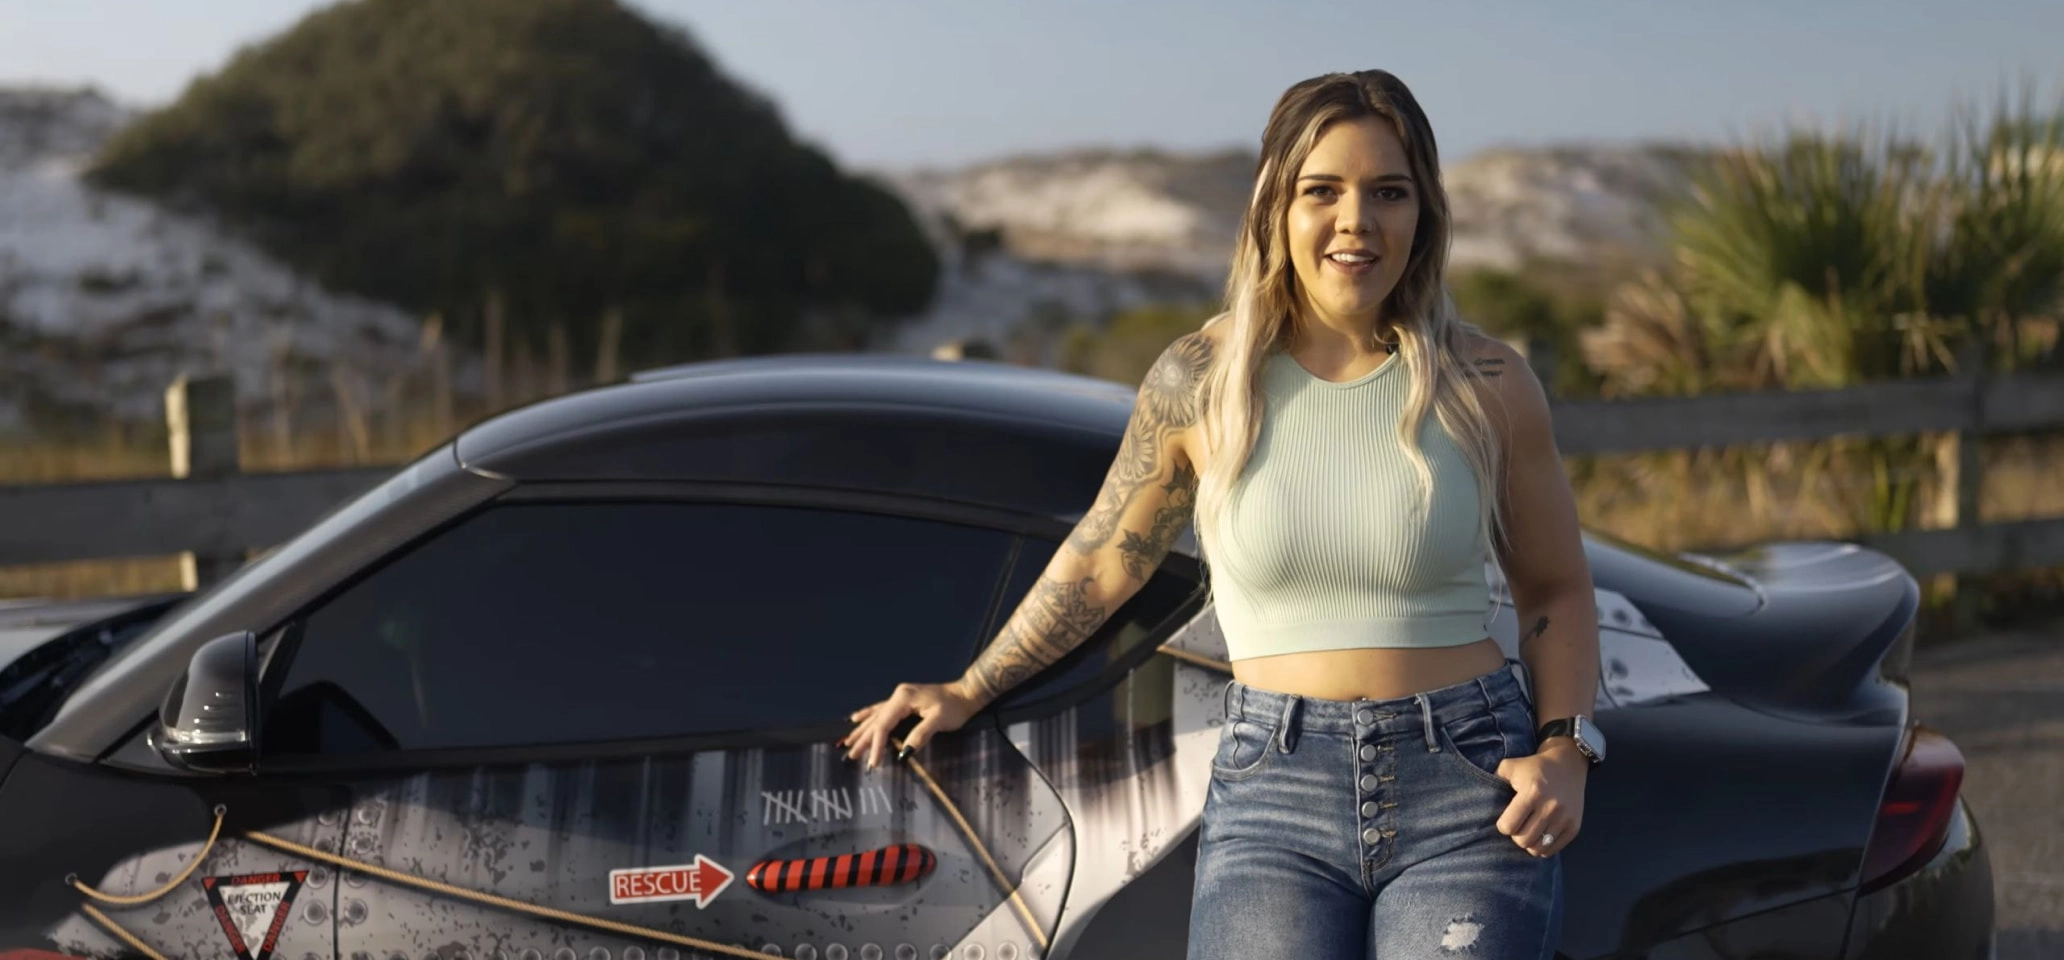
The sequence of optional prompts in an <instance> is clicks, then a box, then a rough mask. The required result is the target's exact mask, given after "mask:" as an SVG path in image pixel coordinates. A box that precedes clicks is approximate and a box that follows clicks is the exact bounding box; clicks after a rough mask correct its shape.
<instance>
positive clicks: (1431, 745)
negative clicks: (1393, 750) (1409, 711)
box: [1412, 693, 1440, 753]
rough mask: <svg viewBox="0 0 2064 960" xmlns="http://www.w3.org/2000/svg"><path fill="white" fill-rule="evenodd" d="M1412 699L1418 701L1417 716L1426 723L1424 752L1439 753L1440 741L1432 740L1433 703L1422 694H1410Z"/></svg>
mask: <svg viewBox="0 0 2064 960" xmlns="http://www.w3.org/2000/svg"><path fill="white" fill-rule="evenodd" d="M1412 699H1414V700H1417V701H1419V716H1420V717H1421V718H1422V719H1424V720H1425V721H1426V752H1427V753H1439V752H1440V741H1438V740H1435V739H1434V738H1433V701H1432V700H1430V699H1428V698H1427V696H1426V694H1423V693H1415V694H1412Z"/></svg>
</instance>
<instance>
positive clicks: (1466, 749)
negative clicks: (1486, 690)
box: [1437, 711, 1518, 790]
mask: <svg viewBox="0 0 2064 960" xmlns="http://www.w3.org/2000/svg"><path fill="white" fill-rule="evenodd" d="M1437 729H1438V731H1439V733H1440V742H1441V752H1442V753H1445V754H1447V755H1448V756H1449V757H1451V758H1452V760H1451V761H1450V762H1451V763H1452V764H1454V765H1455V766H1456V767H1458V768H1459V769H1461V770H1462V771H1463V772H1464V773H1467V774H1468V775H1469V776H1471V777H1474V778H1476V779H1477V780H1481V781H1483V782H1485V783H1489V784H1493V785H1495V786H1497V787H1500V788H1502V789H1505V790H1511V789H1512V784H1510V783H1507V782H1506V781H1505V778H1504V777H1501V776H1498V764H1499V763H1500V762H1502V761H1504V760H1507V759H1509V758H1511V757H1513V756H1516V755H1518V754H1515V753H1514V752H1513V751H1514V747H1513V745H1512V743H1511V739H1510V736H1509V731H1507V730H1506V729H1505V724H1504V723H1502V722H1501V720H1500V718H1499V717H1498V716H1496V715H1495V714H1493V713H1491V712H1489V711H1485V712H1483V713H1474V714H1470V715H1469V716H1467V717H1464V718H1462V719H1460V720H1452V721H1449V722H1448V723H1444V724H1441V725H1440V726H1439V727H1438V728H1437Z"/></svg>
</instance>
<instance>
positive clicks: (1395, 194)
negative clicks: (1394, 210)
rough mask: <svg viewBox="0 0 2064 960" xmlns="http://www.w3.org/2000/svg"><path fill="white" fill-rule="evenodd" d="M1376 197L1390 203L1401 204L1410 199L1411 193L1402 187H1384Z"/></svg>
mask: <svg viewBox="0 0 2064 960" xmlns="http://www.w3.org/2000/svg"><path fill="white" fill-rule="evenodd" d="M1377 196H1380V197H1382V198H1383V199H1385V200H1388V201H1390V202H1392V203H1403V202H1404V201H1406V200H1410V199H1412V191H1410V190H1407V189H1405V188H1403V187H1384V188H1383V190H1382V191H1381V192H1380V193H1378V194H1377Z"/></svg>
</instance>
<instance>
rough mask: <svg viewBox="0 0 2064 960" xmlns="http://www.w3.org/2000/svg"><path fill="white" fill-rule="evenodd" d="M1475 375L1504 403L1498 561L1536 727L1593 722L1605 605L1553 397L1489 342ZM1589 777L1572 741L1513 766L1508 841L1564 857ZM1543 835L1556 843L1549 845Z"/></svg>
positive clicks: (1502, 821)
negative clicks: (1570, 720) (1558, 441)
mask: <svg viewBox="0 0 2064 960" xmlns="http://www.w3.org/2000/svg"><path fill="white" fill-rule="evenodd" d="M1475 366H1476V372H1477V375H1478V377H1479V379H1480V382H1482V383H1483V385H1484V386H1487V387H1491V388H1492V389H1491V390H1489V391H1487V392H1489V393H1494V394H1496V396H1497V398H1498V399H1497V401H1495V402H1493V404H1491V405H1490V408H1491V414H1492V420H1493V422H1494V424H1496V425H1497V426H1498V428H1499V433H1500V439H1501V441H1502V443H1503V450H1504V454H1505V482H1504V486H1503V489H1502V490H1501V491H1500V495H1501V496H1502V497H1503V498H1504V505H1503V506H1504V514H1505V524H1506V526H1505V530H1506V537H1505V541H1504V543H1503V544H1501V548H1502V549H1501V550H1500V553H1499V560H1500V562H1501V563H1502V565H1503V566H1504V568H1505V578H1506V583H1507V585H1508V587H1509V589H1510V590H1511V591H1512V603H1513V607H1514V609H1515V610H1516V611H1517V612H1518V614H1519V655H1520V659H1522V660H1524V661H1526V665H1527V673H1528V676H1530V677H1531V678H1532V680H1533V688H1534V712H1535V720H1536V722H1537V723H1545V722H1547V721H1549V720H1555V719H1560V718H1564V717H1575V716H1579V715H1582V716H1584V717H1590V716H1591V714H1592V709H1593V705H1594V704H1595V703H1596V700H1597V696H1598V606H1597V601H1596V595H1595V594H1594V593H1593V592H1592V585H1591V567H1590V564H1589V563H1588V562H1587V561H1586V560H1585V558H1584V543H1583V534H1582V531H1581V530H1580V529H1579V528H1578V525H1577V505H1576V497H1575V496H1574V495H1572V494H1571V492H1570V485H1569V476H1568V474H1566V473H1564V472H1563V466H1562V456H1561V454H1560V453H1559V452H1558V451H1557V450H1556V447H1555V429H1554V425H1553V423H1552V422H1551V421H1550V419H1549V413H1548V397H1547V394H1546V393H1545V392H1544V391H1543V390H1542V389H1541V382H1540V380H1539V379H1537V378H1536V377H1535V376H1534V372H1533V370H1532V369H1531V368H1530V367H1529V366H1528V365H1527V363H1526V360H1525V359H1524V358H1523V357H1521V356H1520V355H1519V353H1518V351H1515V350H1513V349H1512V348H1511V347H1509V346H1507V345H1505V344H1503V343H1499V342H1497V341H1494V340H1493V341H1488V342H1486V343H1484V344H1483V346H1482V347H1481V348H1480V349H1479V350H1478V351H1477V356H1476V362H1475ZM1500 406H1502V407H1503V414H1504V415H1503V416H1502V417H1500V416H1499V410H1498V408H1499V407H1500ZM1501 420H1502V422H1499V421H1501ZM1589 772H1590V765H1589V763H1588V762H1587V761H1586V760H1585V759H1584V756H1583V754H1581V753H1579V752H1578V751H1577V747H1576V743H1575V741H1573V740H1570V739H1568V738H1566V737H1556V738H1554V739H1551V740H1549V741H1548V742H1546V743H1543V744H1541V747H1540V750H1539V751H1538V752H1537V753H1535V754H1534V755H1533V756H1531V757H1515V758H1512V759H1509V760H1506V761H1505V762H1504V763H1502V764H1500V765H1499V769H1498V775H1499V776H1501V777H1504V778H1505V779H1506V780H1507V781H1508V782H1510V783H1511V784H1512V786H1513V789H1514V790H1515V791H1517V795H1516V796H1514V797H1513V799H1512V803H1511V805H1510V806H1509V807H1508V808H1507V809H1506V811H1505V814H1504V816H1502V817H1499V818H1498V830H1499V832H1501V833H1504V834H1506V835H1508V836H1510V837H1512V840H1513V842H1514V843H1517V844H1519V845H1520V846H1521V847H1523V848H1525V849H1526V850H1527V852H1529V853H1533V854H1535V855H1536V856H1550V855H1553V854H1555V853H1557V852H1559V851H1561V850H1562V849H1563V848H1564V847H1567V846H1568V845H1569V842H1570V841H1571V840H1573V839H1575V838H1576V836H1577V832H1578V830H1579V829H1580V828H1581V826H1582V822H1583V817H1584V782H1585V780H1586V779H1587V777H1588V776H1589ZM1543 834H1552V835H1553V836H1554V837H1555V840H1554V842H1552V843H1543V842H1542V840H1541V837H1542V835H1543Z"/></svg>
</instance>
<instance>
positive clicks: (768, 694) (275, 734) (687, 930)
mask: <svg viewBox="0 0 2064 960" xmlns="http://www.w3.org/2000/svg"><path fill="white" fill-rule="evenodd" d="M912 509H917V508H915V507H913V508H912ZM920 512H921V511H920ZM1017 542H1018V538H1017V537H1016V536H1015V535H1013V534H1012V533H1009V532H1006V531H1002V530H998V529H992V528H986V527H983V526H981V525H977V524H970V523H963V522H954V521H952V520H947V519H941V518H939V517H936V516H918V515H910V514H902V515H898V514H896V513H892V512H883V508H881V507H879V505H876V507H875V508H874V509H873V510H872V511H871V512H862V511H860V510H856V509H851V508H845V507H832V506H803V505H798V504H795V503H764V502H763V503H754V502H696V501H678V500H669V499H664V498H661V499H635V500H612V501H599V502H595V501H591V502H520V503H506V504H502V505H498V506H495V507H492V508H490V509H488V510H486V511H484V512H481V513H479V514H477V515H475V516H473V517H471V518H469V519H467V520H465V521H463V522H461V523H460V524H458V525H456V526H455V527H453V528H451V529H449V530H446V531H444V532H442V533H440V534H439V535H437V536H436V537H434V538H433V539H431V540H429V541H428V542H426V543H424V544H422V545H420V546H418V547H416V548H415V549H413V550H411V551H409V552H408V553H406V554H405V555H403V556H401V557H399V558H397V559H395V560H393V561H392V562H389V563H387V564H385V565H383V566H382V567H380V568H379V569H378V570H375V571H373V572H372V573H370V574H369V575H367V576H365V577H363V578H360V579H359V580H357V581H356V582H354V583H352V584H350V585H349V586H347V587H346V588H344V589H342V590H340V591H339V592H337V593H336V594H335V595H333V596H332V597H331V598H330V599H328V600H327V601H325V602H323V603H321V604H319V605H317V606H316V607H314V608H313V609H311V610H309V611H307V612H306V614H305V615H303V616H301V617H299V618H297V620H296V622H295V623H294V624H293V625H292V627H291V628H290V633H289V637H288V640H287V642H286V643H285V644H284V645H283V648H282V654H281V656H280V657H279V658H278V660H277V661H276V662H275V663H273V664H271V665H269V666H268V669H267V685H268V688H269V690H270V694H269V697H270V701H271V702H270V705H269V709H268V711H267V713H266V721H265V722H266V734H265V750H264V754H263V760H262V761H261V765H262V767H263V770H264V772H265V773H266V774H267V775H269V776H274V777H299V778H307V779H311V780H314V781H317V782H321V783H325V784H334V785H337V786H339V787H341V788H342V789H344V790H345V791H346V792H347V793H348V794H349V796H350V801H349V805H348V809H346V810H342V811H338V815H339V819H341V822H342V823H343V830H344V835H343V837H342V842H341V845H340V850H339V853H338V857H337V859H338V860H339V862H340V864H342V865H343V867H344V869H343V873H342V878H341V886H340V887H339V890H338V901H337V904H336V915H337V937H338V952H339V955H340V956H346V957H353V958H365V960H371V958H378V960H394V958H408V960H419V958H429V957H439V958H445V960H450V958H457V957H465V958H471V960H481V958H490V957H492V958H509V960H519V958H520V960H542V958H545V957H551V958H554V960H576V958H578V960H646V958H652V960H674V958H678V957H683V956H701V955H710V954H717V955H737V956H744V955H747V954H753V955H761V956H764V955H769V954H779V955H785V956H794V957H798V958H819V957H821V958H824V960H847V958H856V960H883V958H887V957H895V958H897V960H915V958H918V957H921V956H922V957H932V958H939V957H945V956H948V955H949V954H950V955H952V956H955V957H967V958H971V960H979V958H985V957H996V958H1000V960H1014V958H1017V957H1033V956H1039V955H1041V953H1042V952H1043V950H1044V947H1045V944H1046V942H1047V940H1048V939H1049V938H1050V937H1051V934H1052V931H1053V927H1054V924H1055V921H1056V918H1057V916H1058V913H1059V908H1060V903H1061V898H1062V897H1063V896H1064V895H1065V893H1066V879H1067V876H1068V871H1069V869H1070V865H1071V864H1072V859H1073V846H1072V840H1073V837H1072V834H1071V833H1070V831H1069V830H1068V828H1067V818H1066V812H1065V810H1064V808H1063V806H1062V804H1061V803H1060V801H1059V799H1058V798H1057V796H1056V795H1055V793H1054V791H1053V790H1052V789H1051V788H1050V787H1048V786H1047V785H1046V784H1045V782H1044V781H1043V780H1042V779H1040V778H1039V777H1038V776H1037V775H1036V774H1035V773H1034V772H1033V770H1032V768H1031V766H1030V764H1028V763H1027V762H1026V761H1025V760H1024V758H1023V757H1022V756H1021V755H1020V754H1019V753H1018V752H1017V751H1015V750H1014V749H1012V748H1011V746H1010V745H1009V743H1008V742H1007V741H1006V740H1005V739H1004V738H1003V736H1002V734H1001V732H1000V731H999V730H998V729H997V727H996V726H995V724H994V723H990V722H986V720H985V721H984V722H977V723H972V724H970V725H969V726H968V728H966V729H965V730H963V731H961V732H960V733H958V734H955V735H949V736H942V737H939V738H937V739H935V740H934V741H933V742H932V743H931V744H929V745H927V746H926V748H925V749H923V750H921V751H919V752H918V753H917V754H915V755H914V757H913V758H912V760H911V761H909V762H891V763H889V764H887V765H885V766H884V767H882V768H879V769H876V770H872V771H869V770H865V769H862V768H861V767H860V766H858V765H856V764H852V763H848V762H846V761H845V760H844V759H843V757H842V754H841V753H840V752H839V751H838V750H836V749H835V748H834V747H832V746H831V741H832V740H834V739H836V738H837V737H838V736H839V735H841V734H842V733H844V732H845V730H846V729H848V727H849V724H848V723H847V721H846V719H845V718H846V715H847V714H848V713H849V712H850V711H852V710H853V709H854V708H856V707H858V706H860V705H862V704H864V703H866V702H871V701H872V700H875V699H879V698H880V697H882V696H884V695H886V694H887V693H889V692H890V690H891V689H892V688H893V686H894V684H895V683H897V682H899V681H906V680H911V681H921V680H945V679H951V678H952V677H954V676H956V675H958V673H959V672H960V671H961V670H962V669H963V668H964V667H965V665H966V664H967V662H968V661H969V658H970V657H971V655H972V653H973V652H974V650H975V649H976V648H977V646H978V645H979V644H980V643H982V642H985V641H986V640H987V639H988V636H987V631H988V629H989V624H990V622H991V621H992V619H993V618H994V615H995V607H996V604H997V591H998V588H999V585H1000V584H1001V582H1002V580H1003V577H1004V573H1005V571H1006V569H1007V568H1008V567H1009V564H1010V562H1011V559H1012V554H1013V551H1014V550H1015V549H1016V545H1017Z"/></svg>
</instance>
